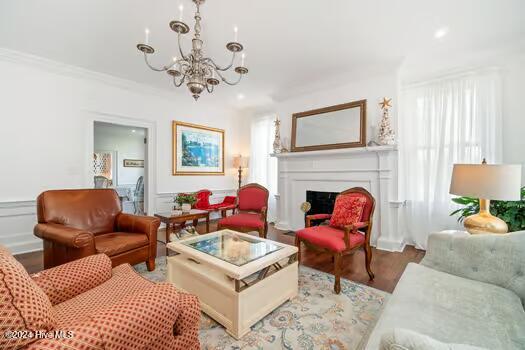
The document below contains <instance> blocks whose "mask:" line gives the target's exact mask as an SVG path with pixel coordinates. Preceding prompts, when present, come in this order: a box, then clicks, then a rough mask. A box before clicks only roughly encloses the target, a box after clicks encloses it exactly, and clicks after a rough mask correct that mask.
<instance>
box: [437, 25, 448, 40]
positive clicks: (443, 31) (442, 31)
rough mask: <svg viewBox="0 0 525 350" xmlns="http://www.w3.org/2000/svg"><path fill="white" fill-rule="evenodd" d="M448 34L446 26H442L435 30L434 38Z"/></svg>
mask: <svg viewBox="0 0 525 350" xmlns="http://www.w3.org/2000/svg"><path fill="white" fill-rule="evenodd" d="M447 34H448V27H442V28H439V29H438V30H436V31H435V33H434V38H436V39H441V38H443V37H444V36H445V35H447Z"/></svg>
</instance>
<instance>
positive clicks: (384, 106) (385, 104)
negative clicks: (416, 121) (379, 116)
mask: <svg viewBox="0 0 525 350" xmlns="http://www.w3.org/2000/svg"><path fill="white" fill-rule="evenodd" d="M391 103H392V99H391V98H386V97H383V101H381V102H379V105H380V106H381V109H388V108H390V107H392V105H391Z"/></svg>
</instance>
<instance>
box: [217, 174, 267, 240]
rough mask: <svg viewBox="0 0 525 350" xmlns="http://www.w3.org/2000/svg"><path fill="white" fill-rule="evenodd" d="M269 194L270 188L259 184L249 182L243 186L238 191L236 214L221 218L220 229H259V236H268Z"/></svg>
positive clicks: (243, 230)
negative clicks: (267, 213)
mask: <svg viewBox="0 0 525 350" xmlns="http://www.w3.org/2000/svg"><path fill="white" fill-rule="evenodd" d="M268 196H269V192H268V190H267V189H266V188H264V187H263V186H261V185H259V184H248V185H245V186H243V187H241V188H240V189H239V191H238V196H237V203H236V205H235V207H234V208H235V209H234V215H232V216H228V217H223V218H222V219H220V220H219V224H218V226H217V227H218V229H219V230H220V229H224V228H229V229H232V230H235V231H239V232H250V231H257V232H259V237H263V238H266V234H267V232H268V223H267V222H266V212H267V210H268ZM235 212H237V213H236V214H235Z"/></svg>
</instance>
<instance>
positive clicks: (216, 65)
mask: <svg viewBox="0 0 525 350" xmlns="http://www.w3.org/2000/svg"><path fill="white" fill-rule="evenodd" d="M235 54H236V53H235V52H234V53H233V55H232V59H231V61H230V64H229V65H228V66H226V67H221V66H219V65H218V64H217V63H215V62H214V61H213V59H212V58H206V61H210V62H211V64H212V65H213V66H214V67H215V69H216V70H220V71H221V72H225V71H227V70H228V69H230V68H231V67H233V62H235Z"/></svg>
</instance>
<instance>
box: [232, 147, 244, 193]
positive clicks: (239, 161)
mask: <svg viewBox="0 0 525 350" xmlns="http://www.w3.org/2000/svg"><path fill="white" fill-rule="evenodd" d="M233 167H234V168H238V173H239V188H241V178H242V169H243V168H246V167H248V157H243V156H242V155H240V154H237V155H235V156H233Z"/></svg>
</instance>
